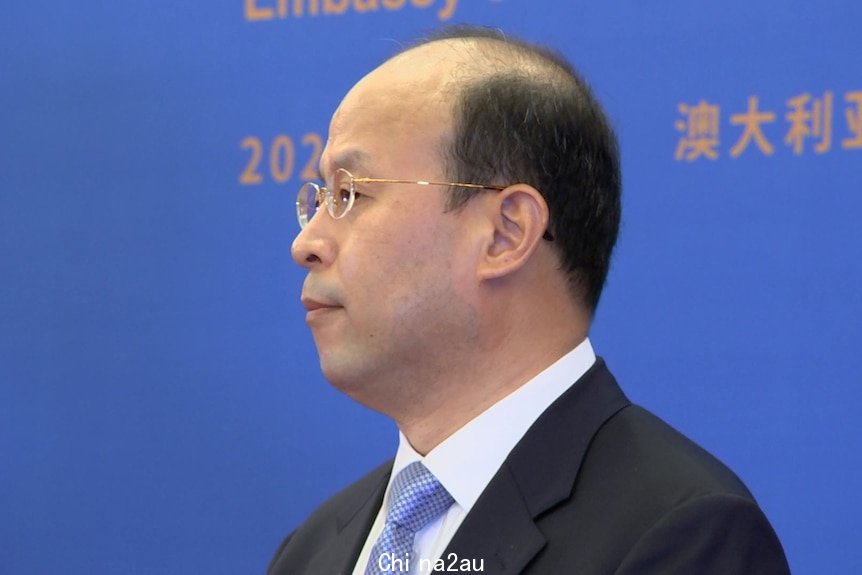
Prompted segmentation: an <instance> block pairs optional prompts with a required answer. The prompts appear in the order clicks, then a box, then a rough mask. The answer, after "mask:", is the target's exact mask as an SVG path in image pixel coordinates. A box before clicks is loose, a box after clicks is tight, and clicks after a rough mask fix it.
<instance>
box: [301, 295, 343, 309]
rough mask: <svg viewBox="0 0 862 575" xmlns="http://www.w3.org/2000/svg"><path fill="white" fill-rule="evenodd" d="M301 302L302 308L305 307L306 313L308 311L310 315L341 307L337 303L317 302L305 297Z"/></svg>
mask: <svg viewBox="0 0 862 575" xmlns="http://www.w3.org/2000/svg"><path fill="white" fill-rule="evenodd" d="M300 301H301V302H302V307H304V308H305V311H307V312H308V313H312V312H316V311H319V310H327V309H336V308H340V307H341V306H340V305H338V304H337V303H335V302H330V301H326V300H317V299H314V298H311V297H305V296H303V297H302V298H301V300H300Z"/></svg>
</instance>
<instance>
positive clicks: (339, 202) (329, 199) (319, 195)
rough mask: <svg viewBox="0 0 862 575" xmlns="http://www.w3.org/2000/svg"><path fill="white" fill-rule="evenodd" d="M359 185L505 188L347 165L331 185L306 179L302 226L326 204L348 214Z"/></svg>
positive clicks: (338, 214) (300, 199)
mask: <svg viewBox="0 0 862 575" xmlns="http://www.w3.org/2000/svg"><path fill="white" fill-rule="evenodd" d="M356 184H415V185H417V186H457V187H461V188H475V189H479V190H496V191H500V190H504V189H505V188H503V187H500V186H485V185H482V184H461V183H457V182H426V181H423V180H392V179H385V178H357V177H355V176H354V175H353V174H351V173H350V172H348V171H347V170H345V169H344V168H339V169H338V170H336V171H335V176H334V177H333V179H332V185H331V186H328V187H327V186H319V185H317V184H316V183H314V182H306V183H304V184H303V185H302V187H301V188H299V195H297V197H296V218H297V219H298V220H299V227H300V228H303V229H304V228H305V226H307V225H308V222H310V221H311V219H312V218H313V217H314V216H315V215H316V214H317V211H318V210H319V209H320V206H322V205H324V204H325V205H326V211H327V212H329V215H330V216H332V217H333V218H334V219H336V220H338V219H341V218H343V217H344V216H346V215H347V213H348V212H349V211H350V208H352V207H353V202H354V201H355V200H356Z"/></svg>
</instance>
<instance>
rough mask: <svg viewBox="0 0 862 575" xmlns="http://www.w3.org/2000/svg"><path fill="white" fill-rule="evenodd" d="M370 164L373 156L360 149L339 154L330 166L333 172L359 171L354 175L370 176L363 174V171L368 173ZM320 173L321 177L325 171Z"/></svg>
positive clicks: (351, 149) (352, 149)
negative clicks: (341, 169) (338, 170)
mask: <svg viewBox="0 0 862 575" xmlns="http://www.w3.org/2000/svg"><path fill="white" fill-rule="evenodd" d="M370 163H371V156H370V155H369V154H368V153H367V152H365V151H364V150H360V149H359V148H350V149H347V150H344V151H343V152H339V153H338V155H336V156H335V157H333V158H332V161H330V162H329V166H330V167H331V168H332V171H333V172H334V171H335V170H337V169H339V168H344V169H345V170H347V171H348V172H351V173H353V172H354V171H359V172H360V173H358V174H354V175H356V176H367V175H368V174H366V173H365V172H363V170H365V171H367V169H368V165H369V164H370ZM318 171H319V172H321V174H320V175H323V174H322V172H323V170H318ZM321 179H322V178H321Z"/></svg>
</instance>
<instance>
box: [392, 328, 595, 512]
mask: <svg viewBox="0 0 862 575" xmlns="http://www.w3.org/2000/svg"><path fill="white" fill-rule="evenodd" d="M595 361H596V355H595V352H594V351H593V347H592V345H591V344H590V340H589V339H585V340H584V341H582V342H581V343H580V344H579V345H578V346H577V347H575V348H574V349H573V350H572V351H570V352H568V353H567V354H566V355H564V356H563V357H561V358H560V359H558V360H557V361H556V362H554V363H553V364H551V365H550V366H549V367H547V368H546V369H545V370H544V371H542V372H541V373H539V374H538V375H537V376H535V377H534V378H533V379H531V380H530V381H528V382H527V383H525V384H524V385H522V386H521V387H519V388H518V389H516V390H515V391H513V392H512V393H510V394H509V395H507V396H506V397H504V398H503V399H501V400H500V401H498V402H497V403H495V404H494V405H492V406H491V407H489V408H488V409H486V410H485V411H484V412H482V413H481V414H479V415H478V416H477V417H475V418H474V419H473V420H471V421H470V422H468V423H467V424H466V425H465V426H463V427H462V428H461V429H459V430H458V431H456V432H455V433H453V434H452V435H451V436H449V437H448V438H446V439H445V440H444V441H443V442H442V443H441V444H440V445H438V446H437V447H435V448H434V449H433V450H431V452H430V453H428V455H426V456H425V457H422V456H421V455H420V454H419V453H417V452H416V450H414V449H413V447H412V446H411V445H410V442H409V441H408V440H407V438H406V437H405V436H404V434H403V433H401V432H400V431H399V433H398V452H397V454H396V455H395V461H394V463H393V466H392V475H391V477H390V478H389V486H388V487H387V498H388V494H389V489H390V487H391V485H392V481H393V479H394V478H395V476H396V475H398V473H399V472H400V471H401V470H402V469H404V468H405V467H407V466H408V465H410V464H411V463H413V462H414V461H422V463H424V464H425V467H427V468H428V470H429V471H431V473H433V474H434V476H435V477H436V478H437V480H438V481H440V483H441V484H442V485H443V487H445V488H446V490H447V491H448V492H449V494H450V495H452V498H453V499H455V501H456V502H457V504H458V505H460V506H461V507H462V508H464V510H465V512H469V511H470V509H471V508H472V507H473V504H474V503H476V500H477V499H478V498H479V495H481V494H482V492H483V491H484V490H485V487H487V486H488V483H490V481H491V479H492V478H493V477H494V475H495V474H496V473H497V470H498V469H499V468H500V466H501V465H502V464H503V461H505V460H506V457H508V455H509V452H510V451H512V449H513V448H514V447H515V445H516V444H517V443H518V442H519V441H520V440H521V438H522V437H523V436H524V435H525V434H526V433H527V431H528V430H529V429H530V427H531V426H532V425H533V423H534V422H535V421H536V419H538V418H539V416H540V415H541V414H542V413H543V412H544V411H545V410H546V409H547V408H548V407H549V406H550V405H551V404H552V403H553V402H554V401H555V400H556V399H557V398H558V397H559V396H561V395H562V394H563V393H564V392H565V391H566V390H567V389H568V388H569V387H571V385H572V384H573V383H574V382H576V381H577V380H578V379H580V378H581V376H582V375H584V373H586V372H587V370H589V369H590V367H591V366H592V365H593V363H595Z"/></svg>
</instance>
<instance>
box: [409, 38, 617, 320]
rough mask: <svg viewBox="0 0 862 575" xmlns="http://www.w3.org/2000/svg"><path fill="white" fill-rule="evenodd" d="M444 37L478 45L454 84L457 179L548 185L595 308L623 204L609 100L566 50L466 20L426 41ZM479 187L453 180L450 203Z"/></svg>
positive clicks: (452, 149)
mask: <svg viewBox="0 0 862 575" xmlns="http://www.w3.org/2000/svg"><path fill="white" fill-rule="evenodd" d="M439 40H467V41H470V40H473V41H474V42H472V43H471V44H472V46H471V53H472V52H475V59H474V60H473V62H472V63H471V64H468V68H469V70H467V71H466V73H465V74H459V81H458V82H453V84H452V89H453V90H454V108H453V113H454V134H453V136H452V141H451V142H450V143H449V146H448V149H447V150H444V161H445V166H446V169H447V171H448V172H449V173H448V175H449V176H450V177H451V178H452V181H456V182H476V183H482V184H489V185H509V184H514V183H526V184H530V185H531V186H533V187H535V188H536V189H537V190H539V192H540V193H541V194H542V196H543V197H544V198H545V201H546V202H547V203H548V207H549V210H550V222H549V225H548V232H549V233H550V235H551V236H553V238H554V240H553V241H554V243H555V245H556V247H557V250H558V253H559V256H560V263H561V267H562V269H563V271H564V272H565V273H566V274H567V276H568V279H569V286H570V288H571V292H572V295H573V296H574V297H575V298H578V299H579V300H580V301H582V303H583V304H585V305H586V306H587V308H588V309H589V311H590V312H591V313H592V312H594V311H595V309H596V307H597V305H598V302H599V297H600V296H601V292H602V288H603V287H604V284H605V280H606V278H607V275H608V270H609V269H610V262H611V254H612V252H613V248H614V245H615V244H616V240H617V235H618V232H619V225H620V218H621V211H622V207H621V175H620V160H619V151H618V146H617V140H616V136H615V135H614V132H613V129H612V128H611V126H610V122H609V121H608V119H607V117H606V115H605V113H604V111H603V110H602V107H601V105H600V104H599V103H598V101H597V100H596V99H595V97H594V96H593V94H592V91H591V90H590V87H589V86H588V85H587V83H586V82H585V81H584V80H583V78H581V76H580V75H579V74H578V73H577V71H576V70H575V69H574V68H573V67H572V65H571V64H570V63H569V62H568V61H567V60H566V58H565V57H564V56H562V55H561V54H559V53H557V52H554V51H551V50H549V49H547V48H544V47H541V46H537V45H534V44H530V43H527V42H525V41H523V40H518V39H513V38H510V37H507V36H506V35H504V34H503V33H502V32H500V31H498V30H494V29H489V28H482V27H475V26H463V25H462V26H452V27H446V28H442V29H440V30H438V31H437V32H435V33H434V34H433V35H431V36H429V37H427V38H425V39H423V40H422V41H421V42H420V43H419V44H417V45H422V44H427V43H430V42H435V41H439ZM417 45H414V46H413V47H415V46H417ZM473 48H475V49H473ZM461 76H463V77H465V78H466V81H465V80H464V79H463V78H461ZM475 193H476V192H475V190H470V189H467V188H456V189H453V190H452V192H451V194H452V195H451V197H450V201H449V207H450V208H452V209H457V208H458V207H460V206H462V205H463V204H464V203H465V202H466V201H467V200H468V199H469V198H470V197H472V196H473V195H474V194H475Z"/></svg>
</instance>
